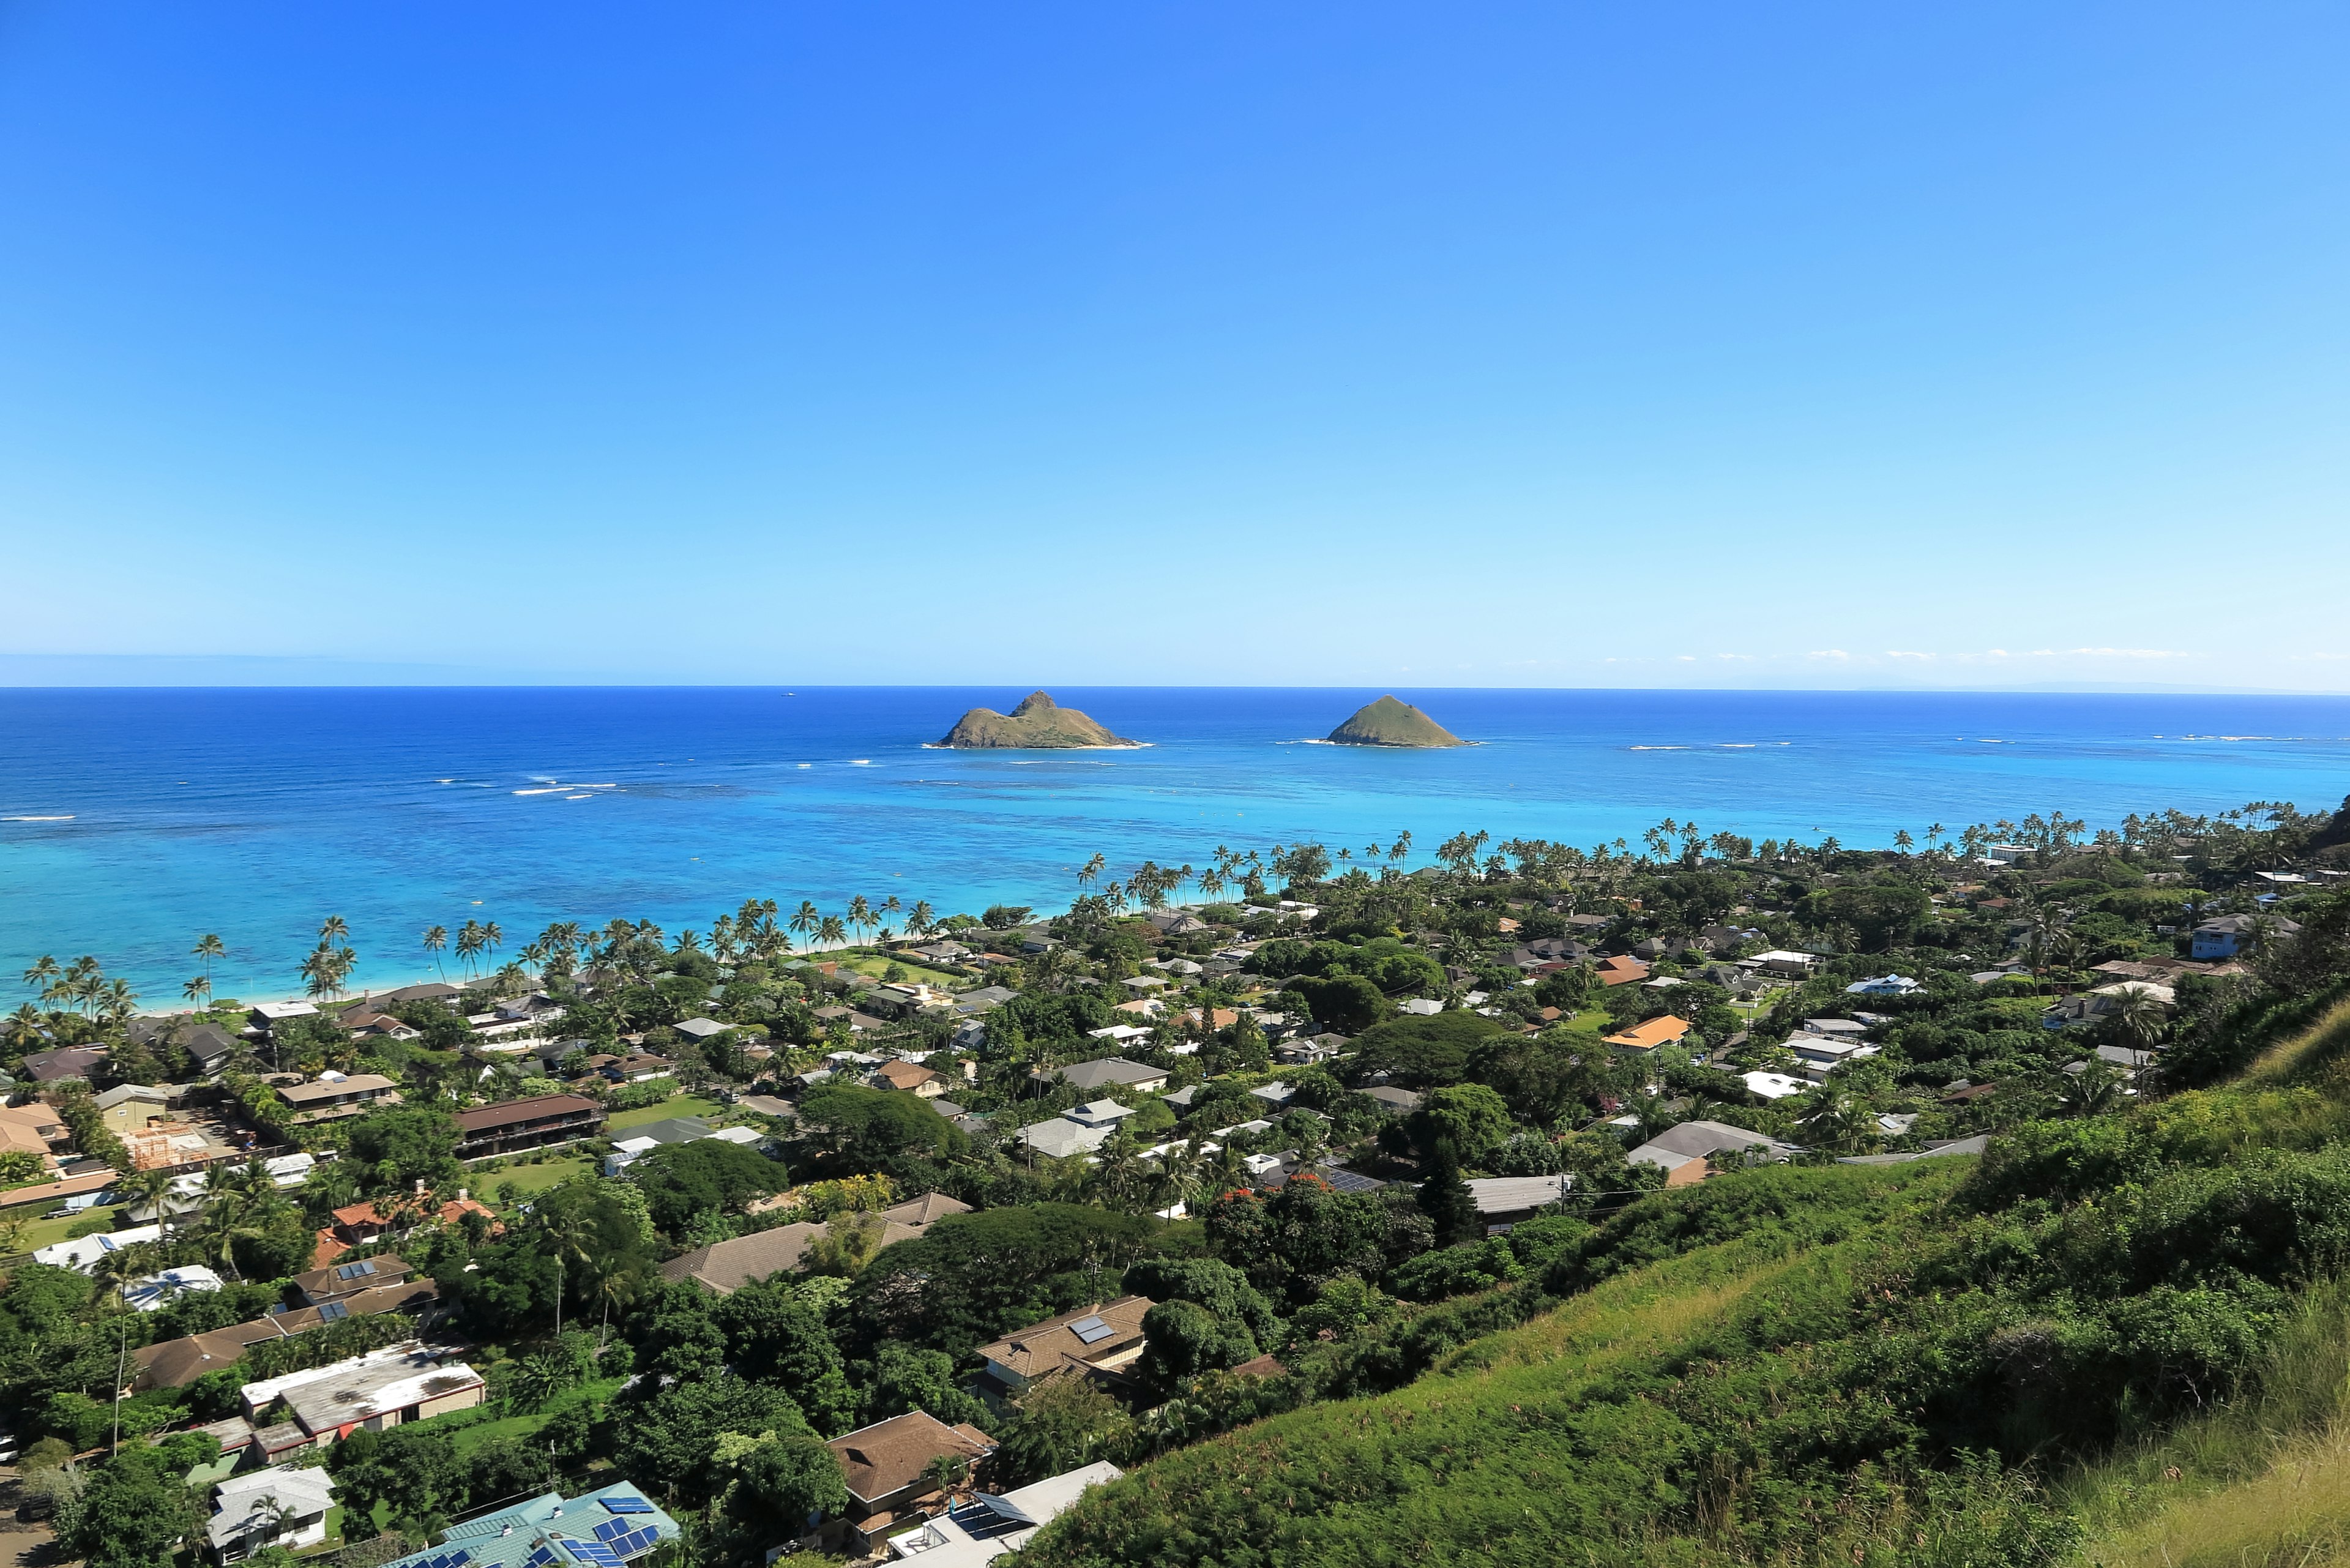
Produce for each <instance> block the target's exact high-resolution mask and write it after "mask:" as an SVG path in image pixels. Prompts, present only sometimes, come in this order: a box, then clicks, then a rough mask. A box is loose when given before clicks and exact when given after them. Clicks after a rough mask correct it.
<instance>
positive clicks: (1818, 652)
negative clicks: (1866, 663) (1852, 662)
mask: <svg viewBox="0 0 2350 1568" xmlns="http://www.w3.org/2000/svg"><path fill="white" fill-rule="evenodd" d="M1811 656H1812V657H1813V658H1814V659H1850V658H1851V657H1852V655H1851V654H1849V653H1846V651H1845V650H1844V649H1841V648H1822V649H1814V650H1813V651H1812V655H1811Z"/></svg>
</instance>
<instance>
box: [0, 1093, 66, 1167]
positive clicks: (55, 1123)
mask: <svg viewBox="0 0 2350 1568" xmlns="http://www.w3.org/2000/svg"><path fill="white" fill-rule="evenodd" d="M71 1147H73V1133H72V1130H71V1129H70V1128H68V1127H67V1126H66V1124H65V1122H64V1121H63V1120H62V1119H61V1118H60V1117H59V1116H57V1108H56V1107H55V1106H48V1105H44V1104H43V1103H42V1102H40V1101H39V1100H35V1101H33V1102H32V1103H31V1104H30V1105H24V1106H0V1154H30V1155H36V1156H38V1157H40V1158H42V1159H44V1160H47V1161H49V1162H50V1163H51V1164H54V1163H55V1159H56V1157H57V1155H59V1154H62V1153H65V1152H67V1151H68V1150H69V1149H70V1148H71Z"/></svg>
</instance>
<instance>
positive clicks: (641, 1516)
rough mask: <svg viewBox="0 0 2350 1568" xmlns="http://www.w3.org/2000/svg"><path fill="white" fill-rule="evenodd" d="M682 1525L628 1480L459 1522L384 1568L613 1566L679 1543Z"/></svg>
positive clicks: (553, 1495)
mask: <svg viewBox="0 0 2350 1568" xmlns="http://www.w3.org/2000/svg"><path fill="white" fill-rule="evenodd" d="M680 1533H681V1532H680V1530H679V1527H678V1522H677V1521H676V1520H674V1519H672V1518H671V1517H670V1516H669V1515H668V1514H667V1513H665V1512H663V1511H661V1509H660V1507H659V1506H658V1505H656V1504H655V1503H654V1502H653V1501H652V1499H650V1498H649V1497H647V1496H646V1495H645V1494H644V1493H643V1492H641V1491H639V1490H637V1489H636V1488H635V1487H634V1486H632V1485H630V1484H629V1482H627V1481H615V1482H614V1483H613V1484H612V1485H610V1486H608V1487H605V1488H602V1489H601V1490H597V1491H591V1492H585V1493H582V1494H581V1495H580V1496H578V1497H573V1498H567V1497H565V1496H564V1495H563V1494H562V1493H561V1492H559V1491H550V1492H546V1493H543V1494H542V1495H540V1496H538V1497H535V1498H531V1499H529V1500H528V1501H524V1502H517V1503H511V1504H508V1505H507V1506H506V1507H504V1508H501V1509H499V1510H497V1511H494V1512H492V1513H479V1514H475V1515H474V1516H473V1518H471V1519H467V1520H462V1521H459V1522H457V1523H455V1524H452V1525H451V1526H449V1528H448V1529H446V1530H444V1531H442V1532H441V1544H440V1545H438V1546H431V1547H426V1548H424V1549H423V1550H421V1551H419V1552H410V1553H409V1554H408V1555H407V1556H405V1557H395V1558H393V1559H392V1560H391V1561H390V1562H389V1563H384V1564H383V1568H612V1564H613V1563H616V1562H617V1563H634V1562H636V1561H638V1560H639V1559H640V1558H643V1557H646V1556H648V1555H650V1553H651V1552H653V1551H655V1550H656V1549H657V1548H659V1547H660V1546H662V1545H664V1544H665V1543H667V1542H672V1541H675V1540H676V1539H677V1538H678V1536H679V1534H680Z"/></svg>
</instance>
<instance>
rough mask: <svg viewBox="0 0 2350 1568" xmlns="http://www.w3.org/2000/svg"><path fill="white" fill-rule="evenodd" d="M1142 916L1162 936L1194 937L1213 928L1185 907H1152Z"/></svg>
mask: <svg viewBox="0 0 2350 1568" xmlns="http://www.w3.org/2000/svg"><path fill="white" fill-rule="evenodd" d="M1142 918H1143V919H1146V920H1148V921H1149V922H1150V923H1151V925H1153V926H1154V927H1156V928H1157V929H1158V930H1159V935H1160V936H1164V937H1195V936H1198V935H1200V934H1201V932H1203V931H1211V930H1213V929H1215V928H1214V927H1212V926H1211V925H1209V924H1208V922H1207V921H1205V920H1203V919H1200V917H1199V916H1197V915H1194V914H1192V913H1191V912H1190V911H1189V910H1185V909H1152V910H1149V912H1147V913H1146V914H1144V916H1143V917H1142Z"/></svg>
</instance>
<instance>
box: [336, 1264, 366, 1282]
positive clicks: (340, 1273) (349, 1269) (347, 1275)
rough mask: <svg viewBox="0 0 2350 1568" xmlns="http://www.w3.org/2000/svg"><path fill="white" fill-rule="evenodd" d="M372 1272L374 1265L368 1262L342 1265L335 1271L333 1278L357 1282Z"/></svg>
mask: <svg viewBox="0 0 2350 1568" xmlns="http://www.w3.org/2000/svg"><path fill="white" fill-rule="evenodd" d="M374 1272H375V1264H374V1263H372V1262H357V1263H345V1264H343V1265H342V1266H341V1267H340V1268H338V1269H337V1270H336V1271H335V1277H336V1278H337V1279H341V1280H357V1279H364V1278H365V1277H366V1276H368V1275H369V1274H372V1273H374Z"/></svg>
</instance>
